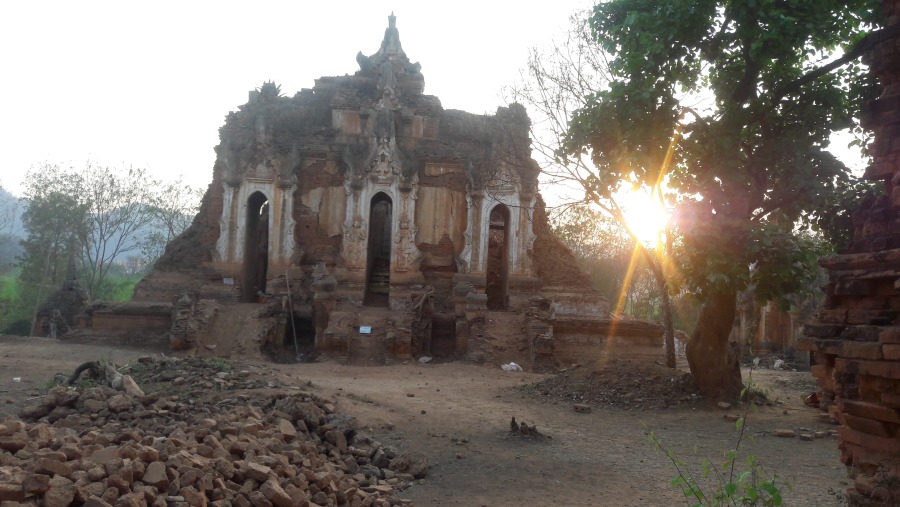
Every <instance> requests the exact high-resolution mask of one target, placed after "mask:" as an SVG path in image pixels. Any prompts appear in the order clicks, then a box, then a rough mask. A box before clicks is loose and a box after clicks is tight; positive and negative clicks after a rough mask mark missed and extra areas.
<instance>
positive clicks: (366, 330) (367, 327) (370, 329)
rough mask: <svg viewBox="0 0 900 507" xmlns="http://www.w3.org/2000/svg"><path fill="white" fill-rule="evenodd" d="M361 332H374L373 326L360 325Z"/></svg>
mask: <svg viewBox="0 0 900 507" xmlns="http://www.w3.org/2000/svg"><path fill="white" fill-rule="evenodd" d="M359 334H372V326H359Z"/></svg>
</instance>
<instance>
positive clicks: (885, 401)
mask: <svg viewBox="0 0 900 507" xmlns="http://www.w3.org/2000/svg"><path fill="white" fill-rule="evenodd" d="M882 5H883V9H884V14H885V18H886V20H887V26H888V27H889V28H894V30H893V32H894V33H896V28H897V26H898V24H900V1H898V0H884V1H883V2H882ZM866 61H867V63H868V64H869V66H870V68H871V72H872V73H873V74H874V75H875V76H877V77H878V79H879V80H880V82H881V84H882V86H883V90H884V91H883V93H882V95H881V97H879V98H878V99H877V100H875V101H873V102H872V103H871V104H869V105H868V106H867V107H866V110H865V111H863V116H862V119H863V124H864V126H866V128H869V129H871V130H872V131H873V132H874V134H875V141H874V142H873V143H872V145H871V146H870V152H871V153H872V155H873V164H872V165H871V166H870V167H869V168H868V169H867V170H866V173H865V177H866V178H868V179H870V180H873V181H883V182H884V185H885V194H883V195H880V196H879V197H877V198H876V199H874V200H872V201H869V202H865V203H863V204H862V206H861V208H860V209H859V211H858V212H857V213H856V215H855V220H854V223H855V227H856V230H855V233H854V241H853V245H852V247H851V249H850V252H849V253H847V254H843V255H836V256H833V257H828V258H825V259H822V261H821V265H822V266H823V267H825V269H826V270H827V271H828V273H829V283H828V285H827V286H826V287H825V293H826V298H825V301H824V304H823V305H822V309H821V310H820V311H819V313H818V319H817V322H815V323H814V324H809V325H807V326H805V327H804V334H805V335H806V336H805V338H803V339H801V343H800V344H798V346H799V347H802V348H804V349H806V350H810V351H812V352H813V362H814V364H815V365H814V366H813V367H812V372H813V375H814V376H815V377H816V378H817V379H818V381H819V384H820V386H821V387H822V391H823V396H822V397H821V406H822V408H823V409H826V410H827V411H828V413H829V415H831V416H832V417H833V418H834V419H836V420H837V421H838V422H839V423H840V424H841V426H840V428H839V429H838V435H839V438H840V444H839V448H840V451H841V461H842V462H843V463H845V464H846V465H847V466H848V467H849V469H850V471H851V476H852V478H853V484H852V486H851V487H850V488H849V489H848V491H847V495H848V498H849V500H850V503H851V504H852V505H889V504H891V503H890V501H891V499H893V502H894V503H893V505H896V502H898V501H900V39H898V38H897V37H896V36H894V37H890V38H887V40H886V41H883V42H881V43H879V44H878V45H877V46H875V48H874V50H873V51H872V52H871V53H870V54H869V55H868V57H867V59H866Z"/></svg>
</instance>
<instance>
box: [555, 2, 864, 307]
mask: <svg viewBox="0 0 900 507" xmlns="http://www.w3.org/2000/svg"><path fill="white" fill-rule="evenodd" d="M876 6H877V2H874V1H869V0H849V1H836V0H825V1H820V0H815V1H813V0H792V1H789V2H784V1H774V0H747V1H742V2H717V1H711V0H700V1H693V0H691V1H688V0H613V1H610V2H607V3H601V4H599V5H597V6H596V7H595V9H594V12H593V16H592V17H591V27H592V30H593V34H594V36H595V37H596V39H597V41H598V42H599V43H600V45H601V46H602V47H603V48H604V50H605V51H607V52H609V53H610V54H611V55H612V57H611V58H610V61H609V70H610V75H611V80H610V82H609V84H608V86H606V87H605V88H604V89H602V90H600V91H598V92H597V93H595V94H593V95H592V96H590V97H589V98H588V100H587V101H586V104H585V106H584V107H583V108H582V109H581V110H579V111H578V112H577V113H576V115H575V117H574V118H573V120H572V122H571V123H570V128H569V131H568V134H567V137H566V145H565V147H564V149H563V150H562V151H561V152H560V156H561V157H562V158H566V157H582V156H588V157H590V158H591V160H592V162H593V164H594V165H595V166H596V168H597V170H596V172H595V173H594V174H592V175H591V176H590V177H589V178H587V180H586V185H585V186H586V187H587V188H586V189H587V191H588V195H589V196H595V197H601V198H602V197H608V196H609V195H610V193H612V192H614V191H615V189H616V188H617V187H618V185H619V183H620V182H621V181H623V180H624V181H638V182H642V183H645V184H652V183H653V182H655V181H656V179H657V178H658V177H659V171H660V168H661V166H662V165H663V164H662V163H663V159H664V157H665V154H666V149H667V147H668V144H669V141H670V139H671V137H672V133H673V128H674V126H675V125H676V122H678V121H679V118H680V117H682V118H683V120H682V122H683V123H684V130H683V134H684V137H683V139H682V140H681V142H680V143H679V145H678V147H677V149H676V151H675V153H674V155H675V158H674V163H673V165H672V167H671V169H670V172H669V174H668V175H667V177H668V185H669V187H670V188H672V189H673V190H674V191H675V192H677V194H678V196H679V198H678V203H677V205H676V213H677V216H676V222H677V228H678V232H679V233H680V234H681V235H682V237H683V244H684V248H685V250H686V252H687V255H685V256H684V259H683V261H684V263H685V265H684V266H683V273H684V275H685V280H686V282H687V283H688V284H689V285H690V286H691V287H692V288H694V289H695V290H698V291H699V292H701V293H705V292H708V291H710V290H713V289H716V290H721V289H724V290H728V291H733V290H735V289H741V288H743V287H744V286H746V285H748V284H750V283H758V284H759V285H758V295H759V296H760V297H765V298H774V297H777V296H778V295H780V294H783V293H784V292H785V291H790V290H791V289H792V288H793V286H794V285H798V284H802V283H804V282H807V281H808V277H810V276H813V275H814V271H815V270H814V269H813V266H811V263H812V261H813V260H814V258H815V256H814V255H810V253H811V250H810V248H811V245H810V244H809V241H808V238H806V237H803V236H802V235H798V234H795V232H796V230H795V226H796V224H801V225H803V226H808V225H810V224H812V223H814V222H820V221H821V220H820V219H821V217H820V216H819V215H820V214H821V213H822V210H825V209H828V204H829V203H830V202H833V201H834V199H836V197H835V196H836V195H838V194H840V193H841V190H842V189H843V190H845V189H846V188H848V187H850V186H851V183H852V178H851V176H850V175H849V172H848V169H847V167H846V166H845V165H844V164H843V163H842V162H840V161H839V160H837V159H836V158H835V157H834V156H833V155H832V154H831V153H829V152H828V151H826V148H827V147H828V145H829V136H830V135H831V133H832V132H835V131H838V130H843V129H847V128H854V127H855V126H856V124H855V121H854V114H855V113H856V112H857V111H859V109H860V105H861V102H862V101H863V100H865V99H866V98H869V97H872V96H874V94H875V91H876V87H875V85H874V84H873V82H872V80H871V79H870V78H869V76H868V74H867V73H866V71H865V69H864V68H863V67H862V66H861V65H860V64H859V63H857V62H855V61H851V62H849V63H847V64H846V65H843V66H841V67H839V68H837V69H836V70H834V71H831V72H824V71H822V72H816V69H819V68H821V67H822V66H824V65H827V64H828V62H829V61H830V60H833V59H834V58H835V55H839V54H840V53H841V52H842V51H849V50H850V48H851V47H853V45H854V44H855V43H857V42H858V41H859V40H861V39H862V38H863V37H864V36H865V34H866V33H867V31H868V30H870V29H871V26H872V23H873V21H874V19H875V14H874V13H875V10H876V9H875V7H876ZM829 70H830V69H829ZM698 104H699V105H698ZM686 112H687V113H688V114H687V116H686V117H685V116H684V115H685V113H686ZM751 264H754V265H755V266H756V268H755V271H754V272H752V273H751V270H749V269H748V266H749V265H751ZM751 277H753V278H755V280H751ZM768 282H772V283H768Z"/></svg>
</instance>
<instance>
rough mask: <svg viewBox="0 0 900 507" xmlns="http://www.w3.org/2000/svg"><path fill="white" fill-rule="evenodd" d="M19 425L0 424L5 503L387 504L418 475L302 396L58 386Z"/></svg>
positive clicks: (419, 470)
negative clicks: (202, 395) (177, 394)
mask: <svg viewBox="0 0 900 507" xmlns="http://www.w3.org/2000/svg"><path fill="white" fill-rule="evenodd" d="M20 415H21V418H22V419H21V420H20V419H14V418H7V419H5V420H3V421H2V422H0V501H2V502H6V501H10V502H19V503H20V504H24V505H45V506H66V505H70V504H72V503H73V502H74V503H75V504H78V505H82V504H83V505H90V506H94V507H99V506H106V505H116V506H120V505H121V506H139V505H154V506H172V505H176V506H199V505H215V506H226V505H234V506H245V507H249V506H251V505H252V506H271V505H279V506H301V505H308V506H313V505H323V506H324V505H353V506H356V505H361V506H362V505H381V506H387V505H399V504H403V503H408V501H407V500H401V499H398V498H396V497H395V496H394V493H395V491H398V490H403V489H405V488H407V487H408V486H409V485H410V484H411V483H412V481H413V480H414V479H416V478H420V477H423V476H424V475H425V474H426V472H427V464H426V460H425V458H424V457H423V456H422V455H420V454H401V453H399V452H398V451H397V450H396V449H394V448H392V447H389V446H382V445H381V444H380V443H379V442H377V441H376V440H374V439H373V438H372V437H370V436H368V435H366V434H365V433H364V432H362V431H360V430H359V427H358V426H359V425H358V423H357V421H356V420H355V419H354V418H353V417H350V416H347V415H342V414H339V413H337V412H336V411H335V406H334V404H333V403H331V402H330V401H329V400H326V399H323V398H320V397H318V396H316V395H315V394H311V393H305V392H301V393H297V394H291V395H286V394H276V395H271V396H264V397H257V398H252V397H251V396H249V395H238V396H236V397H234V398H226V399H221V400H219V401H216V402H208V403H204V402H199V401H196V400H185V399H182V398H175V399H168V398H166V397H163V396H161V395H159V394H151V395H146V396H137V397H129V396H126V395H124V394H122V393H121V392H119V391H115V390H113V389H110V388H106V387H93V388H88V389H84V390H74V389H67V388H65V387H62V386H57V387H54V388H52V389H50V390H49V391H48V393H47V394H46V395H45V396H44V397H43V398H42V399H41V400H40V402H39V403H38V404H37V405H35V406H32V407H28V408H26V409H25V410H23V411H22V413H21V414H20ZM4 505H5V503H4ZM12 505H14V504H12Z"/></svg>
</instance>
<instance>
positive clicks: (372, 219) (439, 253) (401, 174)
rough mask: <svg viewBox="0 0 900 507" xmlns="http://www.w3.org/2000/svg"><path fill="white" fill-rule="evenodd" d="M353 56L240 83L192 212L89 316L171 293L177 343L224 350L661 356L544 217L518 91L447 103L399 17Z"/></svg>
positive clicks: (656, 334) (384, 357)
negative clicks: (255, 84) (124, 293)
mask: <svg viewBox="0 0 900 507" xmlns="http://www.w3.org/2000/svg"><path fill="white" fill-rule="evenodd" d="M356 61H357V63H358V65H359V70H357V71H356V72H355V73H354V74H353V75H345V76H337V77H322V78H320V79H317V80H316V81H315V85H314V87H313V88H311V89H304V90H301V91H300V92H299V93H297V94H296V95H294V96H293V97H286V96H283V95H281V93H280V89H279V88H278V87H277V86H276V85H274V84H273V83H266V84H264V85H263V86H261V87H260V88H259V89H258V90H254V91H251V92H250V94H249V101H248V102H247V103H246V104H244V105H243V106H240V107H239V108H238V110H237V111H234V112H232V113H230V114H229V115H228V116H227V118H226V120H225V124H224V125H223V126H222V127H221V129H220V131H219V134H220V143H219V145H218V146H216V149H215V150H216V155H217V158H216V162H215V166H214V169H213V178H212V183H211V184H210V186H209V188H208V190H207V192H206V194H205V196H204V198H203V201H202V205H201V209H200V212H199V214H198V215H197V217H196V219H195V220H194V222H193V224H192V225H191V227H190V228H189V229H188V230H187V231H186V232H185V233H184V234H183V235H182V236H181V237H179V238H178V239H176V240H175V241H174V242H173V243H171V244H170V245H169V247H168V248H167V250H166V253H165V255H164V256H163V257H162V258H161V259H160V260H159V261H158V263H157V265H156V267H155V269H154V271H153V272H152V273H150V274H149V275H148V276H147V277H146V278H145V279H144V280H143V281H141V282H140V283H139V284H138V286H137V287H136V289H135V294H134V300H133V302H132V303H129V304H128V305H124V306H123V307H121V308H120V309H118V310H117V309H114V308H113V309H109V308H108V309H104V310H103V311H102V312H101V313H102V315H99V316H100V317H102V318H104V319H106V320H107V321H109V320H110V317H111V316H113V317H114V314H116V312H119V313H121V314H122V315H123V317H122V319H120V321H121V322H122V326H124V327H127V322H129V321H131V320H133V317H132V316H131V314H133V313H135V308H141V307H148V308H149V307H151V306H153V305H154V304H155V303H159V302H165V303H166V304H169V305H170V308H171V314H172V317H171V320H170V323H169V329H168V333H169V338H170V340H171V342H172V345H173V346H174V347H176V348H182V347H200V348H201V349H202V345H206V346H208V347H210V346H219V347H220V349H219V351H221V352H224V351H223V350H222V347H224V346H225V345H223V340H224V341H227V340H225V339H224V338H223V336H225V335H227V334H229V333H231V334H237V335H242V336H243V338H248V337H249V339H251V340H255V341H257V342H260V343H261V344H269V345H274V346H285V345H287V346H291V345H293V346H294V347H296V348H297V349H298V350H299V349H300V348H304V347H308V348H315V349H317V350H318V351H324V352H329V353H335V354H339V355H342V356H345V357H347V358H348V360H353V359H359V360H366V361H371V362H375V363H381V364H383V363H385V362H388V361H390V360H393V359H397V358H410V357H419V356H423V355H433V356H445V357H457V358H466V359H469V360H472V361H479V362H481V361H497V362H499V361H512V360H515V361H519V362H521V363H522V364H524V365H526V366H531V367H535V368H540V367H549V366H553V365H555V364H557V363H559V362H560V361H570V362H571V361H575V360H579V359H584V354H585V351H586V350H591V351H592V352H591V353H593V354H601V353H616V351H617V350H618V351H620V352H621V353H623V354H624V353H628V354H636V355H649V356H653V357H658V356H661V354H662V347H661V343H662V341H661V335H662V327H661V326H659V325H657V324H653V323H647V322H618V321H613V320H610V318H609V304H608V302H607V301H606V300H605V298H603V297H602V296H601V295H600V294H599V293H597V292H596V291H594V290H593V289H592V288H591V286H590V281H589V278H588V276H586V274H585V273H584V272H583V271H582V270H581V269H580V268H579V267H578V266H577V264H576V261H575V259H574V257H573V256H572V254H571V252H569V250H568V249H567V248H565V247H564V246H563V245H562V244H561V243H560V242H559V241H558V240H557V239H556V238H555V236H554V235H553V234H552V233H551V231H550V228H549V226H548V223H547V216H546V214H545V211H544V204H543V201H542V199H541V197H540V195H539V193H538V174H539V167H538V165H537V163H536V162H535V161H534V160H533V159H532V158H531V149H530V139H529V127H530V121H529V119H528V116H527V115H526V112H525V109H524V108H523V107H522V106H520V105H518V104H513V105H510V106H509V107H500V108H498V109H497V112H496V114H494V115H476V114H470V113H466V112H462V111H455V110H445V109H444V108H443V107H442V106H441V102H440V100H439V99H438V98H437V97H434V96H431V95H426V94H424V93H423V91H424V84H425V79H424V76H423V74H422V72H421V66H420V65H419V64H418V63H414V62H412V61H411V60H410V59H409V58H408V57H407V55H406V53H405V52H404V50H403V47H402V46H401V44H400V37H399V32H398V30H397V27H396V18H395V17H394V16H393V15H392V16H391V17H390V18H389V26H388V27H387V29H386V30H385V33H384V40H383V41H382V42H381V46H380V48H379V49H378V51H376V52H375V53H374V54H371V55H369V56H366V55H365V54H363V53H362V52H360V53H359V54H358V55H357V57H356ZM154 308H156V307H154ZM103 312H105V313H103ZM241 315H243V317H244V318H241V319H239V318H238V316H241ZM97 317H98V314H97V313H96V312H95V313H94V315H93V319H94V320H96V319H97ZM248 319H250V320H254V319H255V320H254V324H253V325H252V326H251V327H252V330H248V329H245V328H246V327H247V326H246V321H247V320H248ZM243 338H242V339H243ZM211 341H215V342H216V343H210V342H211ZM238 341H240V340H238ZM601 342H602V344H603V345H604V347H597V345H598V344H601ZM226 345H227V344H226ZM617 347H618V348H617ZM623 347H624V348H623Z"/></svg>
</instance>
